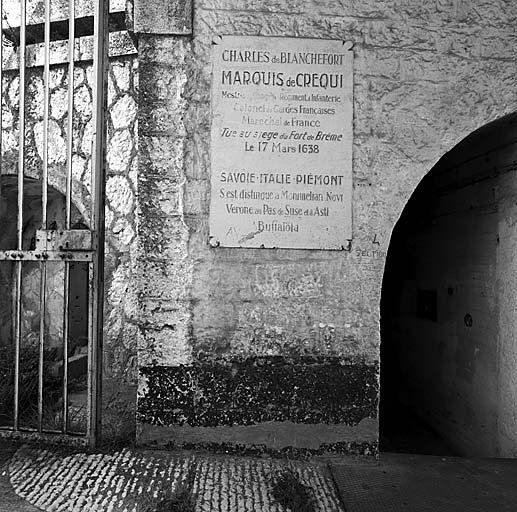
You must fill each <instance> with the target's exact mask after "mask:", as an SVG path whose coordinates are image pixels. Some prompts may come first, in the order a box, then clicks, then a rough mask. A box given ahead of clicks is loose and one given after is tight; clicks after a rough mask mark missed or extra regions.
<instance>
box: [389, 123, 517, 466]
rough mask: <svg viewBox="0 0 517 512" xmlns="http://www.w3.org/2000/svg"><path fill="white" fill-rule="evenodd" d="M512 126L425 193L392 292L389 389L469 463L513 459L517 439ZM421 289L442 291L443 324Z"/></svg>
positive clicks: (401, 240) (460, 154) (402, 234)
mask: <svg viewBox="0 0 517 512" xmlns="http://www.w3.org/2000/svg"><path fill="white" fill-rule="evenodd" d="M512 119H514V117H511V118H510V119H506V120H502V121H498V122H496V123H493V124H492V125H491V126H487V127H485V128H484V129H482V130H480V132H479V133H476V134H474V135H472V136H471V137H469V138H468V139H466V140H465V141H464V142H462V143H461V144H460V145H459V146H457V147H456V148H454V149H453V150H452V151H451V152H450V153H449V154H447V155H446V156H445V157H444V158H443V159H442V160H441V161H440V163H439V164H438V165H437V166H436V167H435V168H434V169H433V170H432V171H431V173H430V174H429V175H428V177H427V178H426V180H424V181H423V182H422V183H421V185H420V186H419V187H418V189H417V191H416V192H415V194H414V195H413V196H412V198H411V200H410V202H409V203H408V205H407V206H406V209H405V210H404V214H403V217H402V218H401V220H400V221H399V224H397V228H396V231H395V232H394V235H393V239H392V247H391V248H390V253H389V257H388V258H389V259H388V264H387V266H386V275H385V282H384V286H385V288H384V290H383V293H384V294H385V295H384V296H383V300H384V305H383V309H382V313H381V314H382V318H383V322H384V326H383V329H384V330H383V333H384V334H385V335H386V336H383V344H384V343H386V346H384V345H383V347H382V348H383V351H382V354H383V356H384V355H386V357H387V360H388V361H391V362H392V364H389V363H386V362H385V361H384V359H383V360H382V362H383V366H382V369H381V371H382V372H386V375H384V374H383V381H381V382H382V383H384V382H385V383H386V385H393V384H394V382H397V383H398V386H399V389H398V394H399V397H400V398H401V400H403V401H405V402H407V403H409V404H410V405H411V406H412V408H413V409H414V410H415V411H417V412H418V413H419V414H420V415H421V416H422V417H424V418H425V419H426V420H427V421H428V422H429V424H430V425H432V426H433V427H434V428H435V429H436V430H437V431H439V432H440V433H441V434H442V435H443V437H444V439H446V440H447V441H448V442H449V443H450V445H451V446H453V447H454V448H455V449H456V450H457V451H458V452H459V453H463V454H465V455H470V456H472V455H476V456H485V457H486V456H492V457H500V456H512V455H513V456H514V455H515V447H516V439H517V435H516V434H517V430H516V424H515V422H514V421H513V419H514V418H515V414H516V412H517V408H516V406H517V401H516V391H515V377H514V376H512V375H515V372H516V370H517V366H515V359H514V358H513V357H512V353H513V347H512V342H513V335H512V334H511V333H512V332H513V329H514V324H515V321H514V320H513V318H512V316H513V315H512V311H513V310H514V309H513V308H514V306H513V302H514V300H513V292H511V290H512V289H513V288H514V287H515V263H514V261H513V259H514V257H513V253H512V252H511V251H512V248H513V244H514V243H515V242H514V240H515V236H516V233H515V229H514V227H513V224H514V223H513V218H514V215H515V212H514V206H513V205H514V204H515V197H516V195H515V194H516V181H517V180H516V176H515V171H516V170H517V167H516V164H515V155H516V151H517V143H516V141H517V131H516V130H515V126H514V122H515V121H513V123H512ZM510 254H512V256H510ZM418 290H425V291H426V293H429V291H432V292H434V293H436V302H435V304H436V314H434V307H431V308H430V310H429V313H430V315H428V314H427V313H426V312H425V311H423V310H422V307H421V306H420V307H419V305H418V302H419V299H418ZM431 302H434V301H432V300H431ZM419 310H420V311H419ZM394 362H395V363H396V364H393V363H394ZM510 367H511V368H513V372H510V371H509V368H510ZM504 369H506V371H505V370H504ZM502 390H504V392H503V393H501V391H502ZM503 431H504V434H503ZM505 445H506V446H505Z"/></svg>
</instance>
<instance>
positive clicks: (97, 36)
mask: <svg viewBox="0 0 517 512" xmlns="http://www.w3.org/2000/svg"><path fill="white" fill-rule="evenodd" d="M108 15H109V2H106V1H104V0H95V16H94V55H93V66H94V88H93V126H94V133H95V138H94V141H93V149H92V192H93V198H92V206H93V207H92V227H93V230H94V235H95V236H94V239H95V245H94V249H95V252H94V264H93V269H94V275H93V290H92V292H93V301H92V302H93V308H92V325H93V337H92V339H91V340H90V367H89V370H90V372H89V388H90V389H89V396H90V399H89V400H90V410H89V418H88V419H89V425H90V428H89V432H90V438H89V439H90V444H92V445H97V444H99V443H100V437H101V415H100V404H101V403H102V334H103V329H102V327H103V305H104V202H105V201H104V199H105V175H106V119H105V115H106V109H107V66H108V46H109V42H108Z"/></svg>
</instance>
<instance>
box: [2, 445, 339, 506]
mask: <svg viewBox="0 0 517 512" xmlns="http://www.w3.org/2000/svg"><path fill="white" fill-rule="evenodd" d="M9 469H10V478H11V483H12V486H13V488H14V490H15V491H16V493H17V494H18V495H19V496H20V497H22V498H24V499H26V500H27V501H28V502H29V503H31V504H33V505H36V506H38V507H40V508H41V509H42V510H46V511H60V510H63V511H75V510H80V511H84V512H101V511H102V512H104V511H107V510H110V511H117V512H139V511H145V510H148V509H151V510H153V509H154V507H156V505H157V504H158V503H160V502H161V501H163V500H166V499H170V498H171V497H172V496H173V495H174V492H175V491H176V490H178V489H179V488H180V486H182V485H184V484H185V482H186V481H187V478H188V476H189V475H191V477H192V478H193V481H192V486H191V490H192V495H193V497H194V500H195V511H196V512H201V511H211V510H219V511H239V512H247V511H249V512H253V511H262V510H267V511H278V512H282V511H284V510H288V509H286V508H284V507H282V506H281V505H280V504H278V503H277V502H276V501H275V498H274V496H273V493H272V483H273V482H274V481H275V479H276V478H277V477H278V475H279V473H280V472H282V471H285V470H288V471H290V472H292V473H293V474H294V475H295V476H296V477H297V478H298V480H299V481H300V482H301V483H303V484H304V485H305V486H307V487H308V488H309V489H310V492H311V493H312V495H313V497H314V504H315V509H314V510H315V512H319V511H321V512H327V511H335V512H344V509H343V508H342V506H341V504H340V499H339V497H338V495H337V494H336V492H335V489H334V486H333V483H332V481H331V480H330V479H329V478H328V477H327V475H326V474H325V468H324V467H323V466H319V465H317V464H309V463H306V462H299V461H291V460H288V461H286V460H276V459H252V458H239V457H225V456H208V455H201V454H195V453H177V452H153V451H137V450H129V449H124V450H121V451H118V452H115V453H113V454H85V453H73V454H67V453H60V452H57V451H49V450H44V449H36V448H30V447H22V448H20V449H19V450H18V451H17V452H16V453H15V455H14V456H13V457H12V459H11V463H10V466H9ZM293 512H294V511H293Z"/></svg>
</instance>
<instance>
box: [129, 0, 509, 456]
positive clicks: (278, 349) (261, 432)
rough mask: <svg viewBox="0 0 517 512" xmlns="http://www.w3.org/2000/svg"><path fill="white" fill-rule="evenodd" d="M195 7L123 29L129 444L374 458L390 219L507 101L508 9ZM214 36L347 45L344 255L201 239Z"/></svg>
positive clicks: (347, 4) (480, 1)
mask: <svg viewBox="0 0 517 512" xmlns="http://www.w3.org/2000/svg"><path fill="white" fill-rule="evenodd" d="M137 4H138V2H137ZM178 5H179V3H178ZM137 7H138V5H137ZM135 12H139V11H138V9H136V10H135ZM193 12H194V21H193V29H192V36H191V37H190V36H185V35H183V36H180V35H174V34H169V35H163V34H161V35H159V36H158V35H153V34H152V28H151V29H150V28H149V27H152V24H151V23H149V22H148V21H147V24H145V23H142V26H145V27H147V28H145V29H142V33H141V34H139V38H138V41H139V58H140V72H141V89H140V104H141V109H140V110H139V126H140V164H139V177H138V180H139V185H138V187H139V194H140V195H139V207H140V221H139V222H140V226H141V231H140V233H141V235H140V239H139V240H140V246H139V248H140V254H139V260H140V269H141V270H140V273H139V276H138V277H139V297H140V308H141V323H140V326H139V332H140V337H139V340H140V341H139V343H140V344H139V366H140V381H139V386H140V389H139V400H138V417H137V418H138V422H139V426H140V430H139V432H140V434H139V440H140V442H142V443H146V442H151V441H157V442H162V443H163V442H170V443H172V444H176V445H202V444H203V443H213V444H214V446H219V447H223V448H224V449H239V446H245V447H248V448H252V449H257V450H269V449H270V448H271V447H274V449H276V450H279V449H286V450H290V449H300V450H304V449H310V450H313V451H318V450H319V451H329V450H338V451H344V452H350V451H352V452H353V451H355V452H361V453H374V452H375V451H376V449H377V448H376V439H377V397H378V371H379V344H380V333H379V301H380V291H381V284H382V275H383V268H384V259H385V255H386V252H387V249H388V244H389V241H390V235H391V230H392V228H393V226H394V224H395V222H396V220H397V218H398V217H399V215H400V212H401V211H402V208H403V206H404V204H405V203H406V201H407V200H408V198H409V197H410V195H411V194H412V192H413V190H414V188H415V187H416V185H417V184H418V182H419V181H420V180H421V179H422V177H423V176H424V175H425V174H426V173H427V172H428V171H429V170H430V169H431V168H432V167H433V166H434V164H435V163H436V162H437V161H438V160H439V158H440V157H441V156H442V155H443V154H445V153H446V152H447V151H449V150H450V149H451V148H452V147H454V146H455V145H456V144H457V143H458V142H459V141H460V140H462V139H463V138H464V137H465V136H467V135H468V134H469V133H471V132H473V131H474V130H476V129H477V128H479V127H480V126H482V125H484V124H486V123H488V122H490V121H492V120H494V119H496V118H498V117H501V116H503V115H504V114H506V113H509V112H512V111H515V110H516V107H517V97H516V94H515V86H514V85H515V71H516V59H517V55H516V48H517V46H516V44H515V42H516V41H515V40H516V35H515V33H514V31H513V29H512V28H511V27H512V23H513V21H515V19H516V17H517V10H516V6H515V5H514V4H513V3H511V2H498V3H496V4H494V3H493V2H489V1H486V0H472V1H463V0H462V1H458V0H444V1H440V2H434V3H429V2H426V1H423V0H421V1H420V0H398V1H380V2H379V1H375V2H374V1H370V2H368V1H367V2H355V1H351V0H350V1H319V0H305V1H303V2H290V1H288V0H284V1H278V2H267V4H265V3H264V2H258V1H253V0H250V1H243V2H237V3H236V2H233V1H227V0H199V1H196V2H194V9H193ZM176 15H177V13H176ZM175 21H176V22H175V23H174V26H177V25H178V23H177V20H175ZM135 22H136V23H137V20H135ZM137 26H138V23H137ZM160 26H163V23H160ZM144 31H145V33H143V32H144ZM162 32H163V31H162ZM224 34H233V35H261V36H292V37H300V38H331V39H343V40H351V41H353V42H354V49H353V51H354V56H355V62H354V158H353V181H354V190H353V226H354V227H353V241H352V247H351V250H350V251H342V252H326V251H319V250H311V251H309V250H287V249H269V250H260V249H226V248H211V247H210V246H209V245H208V244H207V240H208V215H209V212H208V205H209V195H210V187H209V179H210V148H209V141H210V123H211V117H210V83H211V44H212V40H213V38H214V37H216V36H218V35H224ZM164 397H166V398H164ZM323 411H324V412H323ZM329 429H330V430H331V431H330V430H329Z"/></svg>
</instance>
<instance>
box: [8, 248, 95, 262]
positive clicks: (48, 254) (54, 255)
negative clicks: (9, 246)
mask: <svg viewBox="0 0 517 512" xmlns="http://www.w3.org/2000/svg"><path fill="white" fill-rule="evenodd" d="M22 260H23V261H93V253H92V252H91V251H69V252H63V251H14V250H13V251H0V261H22Z"/></svg>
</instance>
